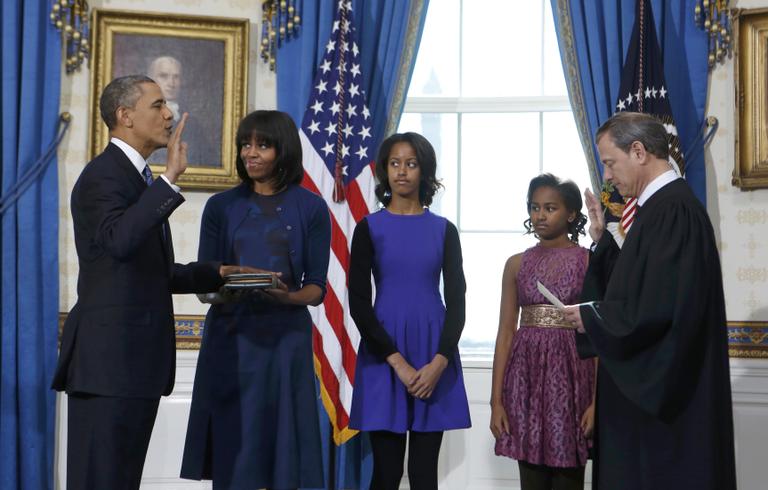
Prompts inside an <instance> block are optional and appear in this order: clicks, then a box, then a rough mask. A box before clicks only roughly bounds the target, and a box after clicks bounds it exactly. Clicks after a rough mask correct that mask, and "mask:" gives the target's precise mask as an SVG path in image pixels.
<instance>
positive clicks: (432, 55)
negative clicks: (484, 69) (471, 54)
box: [408, 0, 461, 97]
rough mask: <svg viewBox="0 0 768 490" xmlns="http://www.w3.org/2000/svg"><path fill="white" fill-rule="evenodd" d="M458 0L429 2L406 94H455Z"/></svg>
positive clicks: (457, 56) (459, 10) (457, 60)
mask: <svg viewBox="0 0 768 490" xmlns="http://www.w3.org/2000/svg"><path fill="white" fill-rule="evenodd" d="M460 12H461V7H460V5H459V0H440V1H438V2H430V3H429V7H428V10H427V20H426V24H425V25H424V33H423V34H422V36H421V43H419V52H418V55H417V57H416V66H415V67H414V69H413V77H412V78H411V84H410V86H409V87H408V97H424V96H432V97H434V96H448V97H457V96H458V95H459V14H460Z"/></svg>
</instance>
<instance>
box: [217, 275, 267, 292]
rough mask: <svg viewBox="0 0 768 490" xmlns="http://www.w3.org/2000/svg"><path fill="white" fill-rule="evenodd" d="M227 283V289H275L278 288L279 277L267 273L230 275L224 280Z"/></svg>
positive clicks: (225, 286) (225, 285)
mask: <svg viewBox="0 0 768 490" xmlns="http://www.w3.org/2000/svg"><path fill="white" fill-rule="evenodd" d="M224 279H225V280H226V281H227V282H226V283H225V284H224V286H223V287H224V288H225V289H274V288H276V287H277V277H275V275H274V274H269V273H267V272H259V273H249V274H230V275H228V276H226V277H225V278H224Z"/></svg>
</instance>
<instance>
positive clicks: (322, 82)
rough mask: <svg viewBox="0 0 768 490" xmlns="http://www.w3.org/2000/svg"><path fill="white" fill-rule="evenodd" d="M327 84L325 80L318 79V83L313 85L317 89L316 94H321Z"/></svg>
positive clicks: (326, 89)
mask: <svg viewBox="0 0 768 490" xmlns="http://www.w3.org/2000/svg"><path fill="white" fill-rule="evenodd" d="M327 86H328V82H326V81H325V80H320V83H318V84H317V85H315V88H316V89H317V92H318V94H322V93H323V92H326V91H328V88H327Z"/></svg>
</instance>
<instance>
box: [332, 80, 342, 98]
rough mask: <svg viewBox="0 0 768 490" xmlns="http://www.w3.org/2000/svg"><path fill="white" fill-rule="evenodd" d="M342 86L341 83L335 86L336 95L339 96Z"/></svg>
mask: <svg viewBox="0 0 768 490" xmlns="http://www.w3.org/2000/svg"><path fill="white" fill-rule="evenodd" d="M341 89H342V87H341V84H340V83H339V82H336V85H334V86H333V91H334V92H336V95H339V93H340V92H341Z"/></svg>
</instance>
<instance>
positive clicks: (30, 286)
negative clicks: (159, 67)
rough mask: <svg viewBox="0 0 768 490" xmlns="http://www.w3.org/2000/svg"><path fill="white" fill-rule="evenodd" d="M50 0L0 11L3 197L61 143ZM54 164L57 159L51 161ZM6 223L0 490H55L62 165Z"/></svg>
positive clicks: (1, 237) (57, 48)
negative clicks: (52, 145)
mask: <svg viewBox="0 0 768 490" xmlns="http://www.w3.org/2000/svg"><path fill="white" fill-rule="evenodd" d="M49 9H50V2H49V1H48V0H3V2H2V5H1V6H0V23H1V24H2V33H0V43H1V44H0V50H1V51H2V53H3V56H2V64H1V65H0V66H1V67H2V68H0V79H1V80H2V91H1V94H0V108H1V109H2V120H1V121H2V122H1V123H0V132H2V138H1V139H0V155H2V168H0V192H2V193H3V194H5V193H6V192H7V191H8V189H10V188H11V187H13V185H14V184H15V183H16V181H17V180H18V179H19V178H20V177H21V176H22V175H23V173H24V171H25V170H27V169H28V168H30V166H32V165H33V164H34V163H35V162H36V161H37V160H38V158H39V157H40V156H41V154H42V153H43V152H44V151H45V149H46V148H47V147H48V145H49V144H50V143H51V141H53V140H54V138H55V136H56V129H57V122H58V112H59V88H60V77H61V75H60V73H61V71H60V70H61V43H60V37H59V33H58V32H57V31H56V30H55V28H54V27H53V26H52V25H51V21H50V19H49V17H48V13H49ZM54 159H55V156H54ZM52 163H53V164H52V165H49V166H48V167H47V169H46V170H45V172H44V173H43V174H42V175H41V176H40V177H39V178H38V179H37V181H35V182H34V183H33V184H32V185H31V186H30V187H29V188H28V189H27V190H26V192H24V194H23V195H21V197H20V198H19V200H18V201H17V202H16V204H15V205H14V206H11V207H10V208H9V209H7V210H6V211H5V213H3V214H2V216H0V220H1V227H0V262H2V263H1V264H0V305H1V307H0V317H1V318H2V326H1V327H0V376H1V377H2V382H1V383H0V488H2V489H3V490H14V489H25V490H26V489H30V490H32V489H34V490H39V489H52V488H53V458H54V426H55V412H56V407H55V395H54V392H53V391H51V390H50V382H51V378H52V376H53V369H54V366H55V362H56V342H57V336H58V310H59V286H58V285H59V277H58V273H59V264H58V243H59V242H58V220H59V216H58V206H59V202H58V176H57V168H56V165H55V161H54V162H52Z"/></svg>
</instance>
